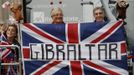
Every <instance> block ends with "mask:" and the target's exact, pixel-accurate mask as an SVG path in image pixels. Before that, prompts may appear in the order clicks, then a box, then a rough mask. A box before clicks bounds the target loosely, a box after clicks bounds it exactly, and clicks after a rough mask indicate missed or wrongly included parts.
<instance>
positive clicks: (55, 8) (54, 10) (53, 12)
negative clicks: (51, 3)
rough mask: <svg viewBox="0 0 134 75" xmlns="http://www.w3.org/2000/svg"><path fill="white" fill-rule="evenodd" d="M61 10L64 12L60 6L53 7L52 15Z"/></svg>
mask: <svg viewBox="0 0 134 75" xmlns="http://www.w3.org/2000/svg"><path fill="white" fill-rule="evenodd" d="M59 11H60V12H62V9H61V8H59V7H54V8H52V10H51V16H53V15H55V14H56V13H57V12H59Z"/></svg>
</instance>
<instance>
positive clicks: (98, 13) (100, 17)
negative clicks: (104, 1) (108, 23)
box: [93, 8, 105, 21]
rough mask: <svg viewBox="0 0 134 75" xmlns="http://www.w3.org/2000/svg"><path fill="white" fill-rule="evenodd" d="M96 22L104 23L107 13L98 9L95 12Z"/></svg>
mask: <svg viewBox="0 0 134 75" xmlns="http://www.w3.org/2000/svg"><path fill="white" fill-rule="evenodd" d="M93 13H94V18H95V20H96V21H104V17H105V13H104V11H103V10H102V9H101V8H97V9H95V10H94V11H93Z"/></svg>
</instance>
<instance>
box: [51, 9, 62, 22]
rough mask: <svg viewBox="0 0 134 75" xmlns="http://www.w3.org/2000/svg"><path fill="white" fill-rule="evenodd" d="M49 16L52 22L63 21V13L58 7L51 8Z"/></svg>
mask: <svg viewBox="0 0 134 75" xmlns="http://www.w3.org/2000/svg"><path fill="white" fill-rule="evenodd" d="M51 17H52V20H53V22H52V23H53V24H61V23H64V22H63V13H62V10H61V9H60V8H55V9H52V11H51Z"/></svg>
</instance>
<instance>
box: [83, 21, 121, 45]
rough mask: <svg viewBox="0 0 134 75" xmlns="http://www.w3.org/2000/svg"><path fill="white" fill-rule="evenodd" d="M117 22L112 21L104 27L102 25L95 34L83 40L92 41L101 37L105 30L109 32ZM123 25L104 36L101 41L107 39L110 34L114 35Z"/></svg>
mask: <svg viewBox="0 0 134 75" xmlns="http://www.w3.org/2000/svg"><path fill="white" fill-rule="evenodd" d="M116 23H117V22H115V21H110V22H109V23H108V24H107V25H105V26H104V27H102V28H101V29H100V30H98V31H97V32H95V33H94V34H92V35H91V36H90V37H88V38H86V39H85V40H83V41H82V42H92V41H93V40H95V39H97V38H98V37H100V36H101V35H103V34H104V33H105V32H107V31H108V30H109V29H110V28H112V27H113V26H114V24H116ZM121 25H122V24H120V25H119V26H118V27H116V29H114V30H113V31H112V33H111V34H108V35H107V36H106V37H104V38H103V39H101V40H100V41H99V42H101V41H103V40H105V39H106V38H107V37H109V36H110V35H112V34H113V33H114V32H115V31H116V30H117V29H118V28H119V27H120V26H121ZM99 42H97V43H99Z"/></svg>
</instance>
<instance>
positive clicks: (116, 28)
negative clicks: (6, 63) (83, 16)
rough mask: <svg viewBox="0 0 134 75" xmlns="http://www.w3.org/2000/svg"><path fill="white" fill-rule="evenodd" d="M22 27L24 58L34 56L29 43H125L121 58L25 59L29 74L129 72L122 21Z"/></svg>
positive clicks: (123, 74)
mask: <svg viewBox="0 0 134 75" xmlns="http://www.w3.org/2000/svg"><path fill="white" fill-rule="evenodd" d="M21 28H22V29H21V31H22V42H23V43H22V46H23V47H22V48H23V56H24V59H29V58H30V48H29V43H107V42H122V44H121V54H122V59H121V60H104V61H102V60H85V61H81V60H80V61H44V60H24V69H25V70H24V71H25V73H24V74H25V75H128V71H127V58H126V44H125V33H124V29H123V26H122V21H121V20H119V21H116V22H113V21H110V22H104V23H97V22H91V23H66V24H58V25H55V24H32V23H24V25H22V27H21ZM33 66H34V67H33Z"/></svg>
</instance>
